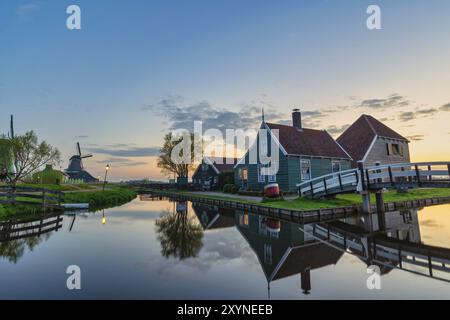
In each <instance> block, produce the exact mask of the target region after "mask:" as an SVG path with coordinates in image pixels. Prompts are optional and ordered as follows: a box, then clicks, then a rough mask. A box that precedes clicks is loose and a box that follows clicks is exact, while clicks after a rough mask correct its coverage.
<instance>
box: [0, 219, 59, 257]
mask: <svg viewBox="0 0 450 320" xmlns="http://www.w3.org/2000/svg"><path fill="white" fill-rule="evenodd" d="M62 221H63V218H62V216H60V215H58V216H47V217H39V218H35V219H21V220H8V221H2V222H1V223H0V256H1V257H3V258H5V259H6V260H8V261H9V262H12V263H17V261H19V259H20V258H21V257H22V256H23V255H24V253H25V251H26V249H28V250H29V251H33V249H34V248H35V247H36V246H37V245H38V244H40V243H41V242H43V241H45V240H47V239H49V238H50V236H51V234H52V233H53V232H54V231H58V230H59V229H60V228H61V226H62Z"/></svg>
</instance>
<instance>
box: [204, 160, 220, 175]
mask: <svg viewBox="0 0 450 320" xmlns="http://www.w3.org/2000/svg"><path fill="white" fill-rule="evenodd" d="M203 161H205V163H206V164H209V165H210V166H211V167H213V169H214V171H215V172H216V173H217V174H220V171H219V169H217V168H216V166H215V165H214V162H213V161H212V160H211V159H210V158H208V157H203Z"/></svg>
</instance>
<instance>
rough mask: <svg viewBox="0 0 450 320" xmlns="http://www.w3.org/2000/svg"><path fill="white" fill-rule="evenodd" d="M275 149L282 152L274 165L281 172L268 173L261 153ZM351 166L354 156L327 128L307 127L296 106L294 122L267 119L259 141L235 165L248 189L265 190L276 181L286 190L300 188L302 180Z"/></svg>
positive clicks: (239, 179) (238, 181) (238, 182)
mask: <svg viewBox="0 0 450 320" xmlns="http://www.w3.org/2000/svg"><path fill="white" fill-rule="evenodd" d="M263 130H265V131H263ZM277 135H278V136H277ZM272 149H273V151H274V152H275V151H276V152H278V154H279V155H278V163H276V164H275V166H274V168H276V167H278V171H277V172H274V174H271V173H272V169H270V172H268V169H267V168H266V167H267V166H266V165H264V164H263V162H264V161H263V160H261V158H260V154H261V155H262V156H263V157H265V156H266V155H268V154H270V155H271V154H272ZM274 157H275V156H274ZM350 166H351V157H350V156H349V155H348V154H347V152H346V151H345V150H344V149H343V148H342V147H341V146H340V145H339V144H338V143H337V142H336V141H335V140H334V139H333V138H332V137H331V135H330V134H329V133H328V132H327V131H325V130H316V129H308V128H303V126H302V121H301V113H300V111H298V110H297V109H295V110H294V111H293V113H292V125H281V124H275V123H267V122H265V121H264V119H263V121H262V123H261V126H260V131H259V133H258V136H257V138H256V141H255V143H254V144H253V145H252V146H251V147H250V149H248V150H247V152H246V154H245V155H244V157H242V158H241V159H240V160H239V162H238V163H237V164H236V166H235V176H234V180H235V184H236V185H237V186H238V187H240V188H241V189H244V190H262V189H263V188H264V186H265V185H267V184H268V183H274V182H276V183H278V185H279V186H280V188H281V189H282V190H285V191H288V190H289V191H296V190H297V188H296V185H297V184H298V183H299V182H301V181H305V180H310V179H311V178H315V177H319V176H322V175H324V174H328V173H332V172H337V171H341V170H346V169H350ZM271 167H272V166H271ZM275 170H276V169H275ZM268 173H269V174H268Z"/></svg>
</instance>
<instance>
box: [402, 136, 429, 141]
mask: <svg viewBox="0 0 450 320" xmlns="http://www.w3.org/2000/svg"><path fill="white" fill-rule="evenodd" d="M424 137H425V136H424V135H423V134H413V135H410V136H407V137H406V138H407V139H408V140H411V141H422V140H423V138H424Z"/></svg>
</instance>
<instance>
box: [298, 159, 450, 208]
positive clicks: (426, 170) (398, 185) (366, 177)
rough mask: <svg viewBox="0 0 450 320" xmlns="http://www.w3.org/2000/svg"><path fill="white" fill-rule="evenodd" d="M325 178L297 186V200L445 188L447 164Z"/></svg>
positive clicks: (449, 165) (392, 166)
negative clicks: (298, 196)
mask: <svg viewBox="0 0 450 320" xmlns="http://www.w3.org/2000/svg"><path fill="white" fill-rule="evenodd" d="M358 165H359V167H358V168H357V169H351V170H346V171H340V172H336V173H331V174H327V175H324V176H321V177H317V178H315V179H311V180H308V181H305V182H302V183H299V184H297V188H298V193H299V195H300V196H301V197H309V198H313V199H319V198H323V197H327V196H333V195H336V194H341V193H354V192H356V191H358V192H362V191H379V190H382V189H410V188H422V187H429V188H449V187H450V162H417V163H401V164H389V165H377V166H371V167H367V168H364V167H363V166H362V163H361V162H359V163H358Z"/></svg>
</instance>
